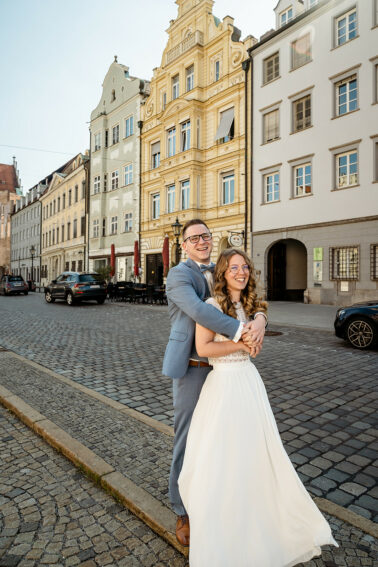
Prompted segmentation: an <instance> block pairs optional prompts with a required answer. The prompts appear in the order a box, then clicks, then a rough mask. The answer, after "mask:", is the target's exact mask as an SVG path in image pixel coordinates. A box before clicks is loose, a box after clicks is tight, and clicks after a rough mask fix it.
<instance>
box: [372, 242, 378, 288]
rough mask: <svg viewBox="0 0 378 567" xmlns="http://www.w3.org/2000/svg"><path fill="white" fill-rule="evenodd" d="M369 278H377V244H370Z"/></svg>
mask: <svg viewBox="0 0 378 567" xmlns="http://www.w3.org/2000/svg"><path fill="white" fill-rule="evenodd" d="M370 278H371V279H372V280H378V244H371V245H370Z"/></svg>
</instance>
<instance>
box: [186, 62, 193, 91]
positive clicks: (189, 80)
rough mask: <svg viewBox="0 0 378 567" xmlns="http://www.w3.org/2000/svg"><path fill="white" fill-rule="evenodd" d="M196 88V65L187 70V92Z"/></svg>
mask: <svg viewBox="0 0 378 567" xmlns="http://www.w3.org/2000/svg"><path fill="white" fill-rule="evenodd" d="M193 88H194V65H191V66H190V67H188V68H187V69H186V92H188V91H191V90H192V89H193Z"/></svg>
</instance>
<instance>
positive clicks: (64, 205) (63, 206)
mask: <svg viewBox="0 0 378 567" xmlns="http://www.w3.org/2000/svg"><path fill="white" fill-rule="evenodd" d="M65 208H66V194H65V193H63V202H62V209H65Z"/></svg>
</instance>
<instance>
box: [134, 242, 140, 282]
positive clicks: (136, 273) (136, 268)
mask: <svg viewBox="0 0 378 567" xmlns="http://www.w3.org/2000/svg"><path fill="white" fill-rule="evenodd" d="M134 276H136V277H138V276H139V243H138V241H137V240H136V241H135V242H134Z"/></svg>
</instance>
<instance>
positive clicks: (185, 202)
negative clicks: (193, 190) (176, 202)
mask: <svg viewBox="0 0 378 567" xmlns="http://www.w3.org/2000/svg"><path fill="white" fill-rule="evenodd" d="M189 196H190V184H189V180H188V181H182V182H181V209H182V210H185V209H189Z"/></svg>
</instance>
